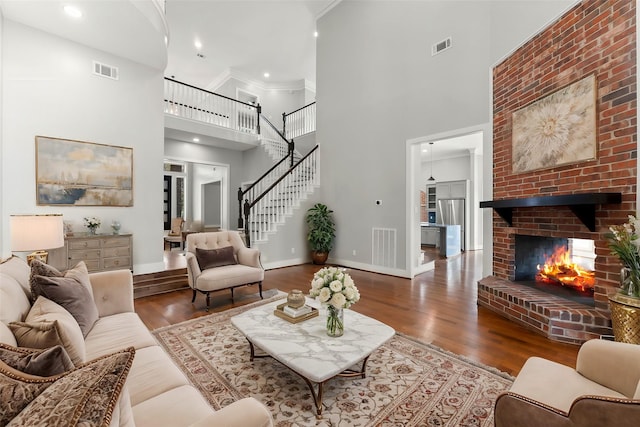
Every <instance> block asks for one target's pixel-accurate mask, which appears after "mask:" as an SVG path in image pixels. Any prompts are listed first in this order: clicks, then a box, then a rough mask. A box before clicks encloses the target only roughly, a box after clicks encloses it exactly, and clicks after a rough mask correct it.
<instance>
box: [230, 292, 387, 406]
mask: <svg viewBox="0 0 640 427" xmlns="http://www.w3.org/2000/svg"><path fill="white" fill-rule="evenodd" d="M282 302H283V300H279V301H275V302H273V303H269V304H265V305H262V306H259V307H256V308H254V309H251V310H248V311H245V312H244V313H242V314H239V315H237V316H234V317H232V318H231V323H232V324H233V325H234V326H235V327H236V328H237V329H238V330H239V331H240V332H241V333H242V334H243V335H244V336H245V337H246V338H247V340H248V341H249V345H250V350H251V356H250V358H251V361H253V359H254V358H255V357H267V356H271V357H273V358H274V359H276V360H277V361H279V362H280V363H282V364H283V365H285V366H286V367H288V368H289V369H291V370H292V371H293V372H295V373H297V374H298V375H300V376H301V377H302V378H303V379H304V380H305V382H306V383H307V385H308V386H309V390H311V394H312V395H313V399H314V401H315V404H316V410H317V414H318V416H320V415H321V414H322V389H323V385H324V383H325V382H327V381H328V380H330V379H331V378H333V377H335V376H348V377H361V378H364V377H365V370H366V365H367V360H368V359H369V356H370V355H371V353H373V352H374V351H375V350H376V349H377V348H378V347H380V346H381V345H382V344H384V343H385V342H387V341H388V340H389V339H390V338H391V337H393V335H394V334H395V330H394V329H393V328H391V327H390V326H387V325H385V324H384V323H382V322H379V321H377V320H375V319H372V318H370V317H367V316H364V315H362V314H359V313H356V312H355V311H353V310H344V327H345V329H344V335H342V336H341V337H337V338H332V337H329V336H328V335H327V331H326V319H327V317H326V313H325V310H324V309H323V308H320V315H319V316H318V317H314V318H312V319H309V320H305V321H304V322H300V323H295V324H294V323H290V322H288V321H286V320H284V319H281V318H279V317H277V316H276V315H274V314H273V310H274V309H275V308H276V306H277V305H278V304H282ZM307 304H309V305H311V306H314V307H316V308H319V306H318V304H317V303H316V302H315V301H312V300H310V299H308V298H307ZM255 347H258V348H260V349H261V350H262V351H264V352H265V353H266V355H260V356H258V355H256V354H255ZM359 362H362V367H361V368H360V369H359V370H356V369H353V367H354V365H356V364H358V363H359ZM314 383H315V384H317V385H318V390H317V392H316V390H315V388H314Z"/></svg>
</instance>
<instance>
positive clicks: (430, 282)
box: [135, 251, 579, 375]
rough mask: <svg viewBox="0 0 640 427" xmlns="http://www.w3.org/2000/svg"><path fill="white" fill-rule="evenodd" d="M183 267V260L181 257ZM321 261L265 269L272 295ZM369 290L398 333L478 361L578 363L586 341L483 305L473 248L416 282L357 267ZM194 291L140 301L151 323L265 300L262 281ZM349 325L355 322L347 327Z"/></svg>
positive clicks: (368, 297) (304, 283) (305, 281)
mask: <svg viewBox="0 0 640 427" xmlns="http://www.w3.org/2000/svg"><path fill="white" fill-rule="evenodd" d="M177 262H178V264H177V266H179V263H180V260H179V259H178V260H177ZM319 268H320V267H319V266H315V265H312V264H305V265H300V266H294V267H286V268H280V269H276V270H269V271H267V272H265V280H264V283H263V289H264V290H265V296H268V295H274V294H275V292H276V290H281V291H284V292H288V291H290V290H291V289H301V290H303V291H304V292H305V293H306V292H307V291H308V289H309V287H310V285H309V284H310V282H311V278H312V277H313V273H314V272H316V271H317V270H318V269H319ZM349 273H350V274H351V276H352V277H353V279H354V281H355V283H356V286H357V287H358V289H359V291H360V295H361V299H360V301H359V302H358V303H357V304H355V305H353V306H352V309H353V310H355V311H357V312H360V313H362V314H365V315H367V316H371V317H374V318H376V319H378V320H380V321H382V322H384V323H386V324H388V325H390V326H391V327H393V328H394V329H395V330H396V331H398V332H400V333H402V334H405V335H409V336H411V337H415V338H417V339H419V340H421V341H424V342H430V343H432V344H434V345H436V346H438V347H441V348H443V349H445V350H448V351H451V352H453V353H457V354H460V355H464V356H466V357H468V358H469V359H472V360H474V361H477V362H480V363H484V364H486V365H490V366H494V367H496V368H498V369H499V370H501V371H504V372H507V373H509V374H511V375H517V373H518V372H519V371H520V368H521V367H522V365H523V363H524V362H525V361H526V359H527V358H529V357H530V356H540V357H544V358H546V359H550V360H554V361H556V362H559V363H562V364H565V365H569V366H575V358H576V355H577V352H578V348H579V347H578V346H574V345H570V344H561V343H556V342H554V341H550V340H548V339H547V338H545V337H543V336H541V335H538V334H536V333H534V332H532V331H530V330H527V329H525V328H523V327H521V326H519V325H516V324H514V323H512V322H509V321H508V320H506V319H504V318H502V317H500V316H498V315H496V314H494V313H493V312H491V311H489V310H487V309H485V308H483V307H478V305H477V304H476V286H477V281H478V280H479V279H480V278H481V274H482V252H481V251H468V252H466V253H463V254H462V255H459V256H456V257H453V258H450V259H438V260H436V268H435V270H433V271H429V272H427V273H423V274H421V275H419V276H417V277H416V278H414V279H413V280H409V279H404V278H399V277H394V276H387V275H381V274H376V273H370V272H366V271H361V270H354V269H349ZM191 296H192V293H191V290H183V291H176V292H170V293H167V294H162V295H154V296H149V297H144V298H139V299H136V300H135V308H136V312H137V313H138V314H139V315H140V317H141V318H142V320H143V321H144V322H145V324H146V325H147V327H148V328H149V329H156V328H159V327H162V326H166V325H170V324H175V323H178V322H181V321H184V320H187V319H191V318H195V317H199V316H204V315H207V314H209V313H215V312H220V311H223V310H226V309H229V308H231V307H236V306H241V305H245V304H248V303H251V302H255V301H258V300H259V299H260V297H259V296H258V287H257V286H250V287H242V288H238V289H236V290H235V297H236V298H235V302H233V303H232V302H231V295H230V292H229V291H228V290H226V291H220V292H216V293H212V294H211V309H210V311H209V312H206V311H205V298H204V296H203V295H201V294H198V296H197V297H196V301H195V303H193V304H192V303H191ZM346 327H347V328H348V327H349V325H346Z"/></svg>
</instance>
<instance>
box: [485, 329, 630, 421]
mask: <svg viewBox="0 0 640 427" xmlns="http://www.w3.org/2000/svg"><path fill="white" fill-rule="evenodd" d="M494 419H495V425H496V427H515V426H518V427H578V426H580V427H604V426H612V427H613V426H615V427H631V426H639V425H640V345H636V344H626V343H619V342H614V341H605V340H598V339H594V340H590V341H587V342H586V343H584V344H583V345H582V347H581V348H580V350H579V352H578V358H577V360H576V368H575V369H573V368H571V367H568V366H564V365H561V364H558V363H555V362H551V361H549V360H545V359H542V358H539V357H532V358H530V359H529V360H527V362H526V363H525V364H524V366H523V367H522V370H521V371H520V373H519V374H518V377H517V378H516V380H515V382H514V383H513V385H512V387H511V389H510V390H509V391H508V392H507V393H504V394H502V395H500V396H499V397H498V399H497V401H496V405H495V414H494Z"/></svg>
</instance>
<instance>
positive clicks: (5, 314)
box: [0, 257, 273, 427]
mask: <svg viewBox="0 0 640 427" xmlns="http://www.w3.org/2000/svg"><path fill="white" fill-rule="evenodd" d="M29 275H30V268H29V266H28V265H27V264H26V262H25V261H23V260H22V259H20V258H17V257H13V258H10V259H9V260H8V261H5V262H4V263H2V264H0V342H2V343H5V344H8V345H12V346H16V345H17V342H16V339H15V337H14V335H13V333H12V331H11V330H10V329H9V327H8V324H9V323H10V322H16V321H18V322H19V321H22V320H24V318H25V316H26V315H27V313H28V312H29V310H30V307H31V305H30V302H29V298H28V296H29V294H30V290H29ZM89 278H90V281H91V286H92V291H93V298H94V300H95V304H96V306H97V309H98V315H99V318H98V321H97V322H96V323H95V324H94V326H93V328H92V329H91V330H90V332H89V333H88V334H87V336H86V338H85V342H84V344H85V347H86V360H87V361H89V360H91V359H94V358H96V357H98V356H102V355H105V354H109V353H112V352H114V351H117V350H120V349H123V348H126V347H130V346H133V347H135V349H136V353H135V357H134V360H133V365H132V366H131V370H130V371H129V374H128V376H127V380H126V385H125V390H123V393H122V394H121V401H120V402H119V404H118V405H117V406H116V408H115V410H114V413H113V416H112V422H111V425H127V426H133V425H135V426H138V427H142V426H153V427H157V426H238V427H241V426H242V427H246V426H272V425H273V420H272V418H271V415H270V413H269V412H268V410H267V409H266V408H265V407H264V406H263V405H262V404H261V403H260V402H258V401H257V400H255V399H253V398H245V399H242V400H239V401H237V402H234V403H233V404H231V405H229V406H227V407H225V408H223V409H221V410H219V411H214V410H213V409H212V408H211V407H210V405H209V404H208V403H207V402H206V400H205V399H204V398H203V397H202V395H201V394H200V393H199V392H198V391H197V389H196V388H195V387H193V386H192V385H191V384H190V383H189V381H188V379H187V378H186V377H185V375H184V374H183V373H182V371H180V370H179V369H178V368H177V366H176V365H175V364H174V363H173V362H172V361H171V359H170V358H169V356H168V355H167V354H166V353H165V352H164V350H163V349H162V348H161V347H160V346H159V345H158V344H157V342H156V340H155V338H154V337H153V335H151V333H150V332H149V330H148V329H147V328H146V326H145V325H144V323H143V322H142V321H141V320H140V318H139V317H138V315H137V314H136V313H135V312H134V305H133V278H132V274H131V272H130V271H129V270H118V271H109V272H101V273H93V274H90V275H89ZM126 396H129V399H126ZM123 398H124V401H123Z"/></svg>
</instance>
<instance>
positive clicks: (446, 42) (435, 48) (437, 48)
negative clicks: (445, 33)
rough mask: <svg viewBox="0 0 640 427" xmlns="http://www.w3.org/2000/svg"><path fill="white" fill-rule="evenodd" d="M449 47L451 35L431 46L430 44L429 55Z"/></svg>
mask: <svg viewBox="0 0 640 427" xmlns="http://www.w3.org/2000/svg"><path fill="white" fill-rule="evenodd" d="M450 47H451V37H447V38H446V39H444V40H442V41H440V42H438V43H434V44H433V46H431V56H434V55H437V54H439V53H440V52H444V51H445V50H447V49H449V48H450Z"/></svg>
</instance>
